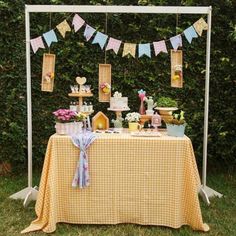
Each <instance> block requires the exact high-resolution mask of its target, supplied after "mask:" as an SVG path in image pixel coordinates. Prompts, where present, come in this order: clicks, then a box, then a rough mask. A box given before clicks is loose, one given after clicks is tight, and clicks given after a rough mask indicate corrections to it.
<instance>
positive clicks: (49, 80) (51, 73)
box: [44, 72, 54, 83]
mask: <svg viewBox="0 0 236 236" xmlns="http://www.w3.org/2000/svg"><path fill="white" fill-rule="evenodd" d="M44 78H45V80H46V82H47V83H50V82H51V79H53V78H54V73H53V72H48V73H47V74H46V75H45V77H44Z"/></svg>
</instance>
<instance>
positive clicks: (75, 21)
mask: <svg viewBox="0 0 236 236" xmlns="http://www.w3.org/2000/svg"><path fill="white" fill-rule="evenodd" d="M84 23H85V21H84V20H83V19H82V18H81V17H80V16H79V15H78V14H75V15H74V18H73V21H72V25H73V26H74V30H75V32H77V31H78V30H79V29H80V28H81V27H82V26H83V25H84Z"/></svg>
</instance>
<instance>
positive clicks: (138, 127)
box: [129, 122, 141, 131]
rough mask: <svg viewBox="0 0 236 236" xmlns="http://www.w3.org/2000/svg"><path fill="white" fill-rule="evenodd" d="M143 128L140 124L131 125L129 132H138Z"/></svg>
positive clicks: (133, 123)
mask: <svg viewBox="0 0 236 236" xmlns="http://www.w3.org/2000/svg"><path fill="white" fill-rule="evenodd" d="M140 128H141V125H140V124H139V123H138V122H130V123H129V131H138V130H139V129H140Z"/></svg>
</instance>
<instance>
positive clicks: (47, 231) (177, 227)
mask: <svg viewBox="0 0 236 236" xmlns="http://www.w3.org/2000/svg"><path fill="white" fill-rule="evenodd" d="M58 223H66V224H74V225H117V224H136V225H146V226H148V225H150V226H151V225H152V226H164V227H168V228H172V229H179V228H181V227H182V226H185V225H186V226H189V227H190V228H191V229H192V230H194V231H203V232H208V231H209V230H210V227H209V226H208V224H206V223H204V224H203V225H202V228H201V229H197V228H193V227H192V226H191V225H189V224H187V223H182V224H179V225H177V226H173V225H168V224H155V223H153V224H152V223H140V222H137V221H136V222H132V221H130V222H127V221H126V222H122V221H117V222H114V223H104V222H98V223H94V222H93V223H89V222H82V223H78V222H71V221H69V222H68V221H58V222H56V224H58ZM32 226H33V225H30V226H29V227H27V228H26V229H24V230H22V231H21V234H25V233H29V232H33V231H39V230H42V231H43V232H44V233H53V232H55V231H56V225H55V227H53V228H54V229H53V230H47V229H45V228H43V227H41V228H40V227H39V226H35V229H33V228H32Z"/></svg>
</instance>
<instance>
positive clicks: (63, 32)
mask: <svg viewBox="0 0 236 236" xmlns="http://www.w3.org/2000/svg"><path fill="white" fill-rule="evenodd" d="M56 28H57V29H58V31H59V32H60V34H61V35H62V37H63V38H65V37H66V32H70V31H71V28H70V26H69V24H68V23H67V21H66V20H64V21H62V22H61V23H60V24H59V25H57V26H56Z"/></svg>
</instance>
